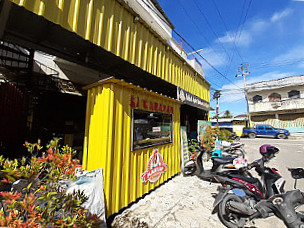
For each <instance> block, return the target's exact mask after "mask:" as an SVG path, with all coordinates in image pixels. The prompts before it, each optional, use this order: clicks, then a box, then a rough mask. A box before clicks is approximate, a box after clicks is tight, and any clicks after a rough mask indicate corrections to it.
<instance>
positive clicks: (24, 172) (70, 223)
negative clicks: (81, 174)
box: [0, 138, 100, 227]
mask: <svg viewBox="0 0 304 228" xmlns="http://www.w3.org/2000/svg"><path fill="white" fill-rule="evenodd" d="M24 145H25V146H26V148H27V150H28V151H29V152H30V153H31V154H32V156H31V158H30V159H27V158H25V157H23V158H22V159H21V160H17V159H14V160H9V159H4V158H3V157H2V156H0V167H1V168H2V170H1V177H2V179H1V182H0V187H1V189H2V191H1V192H0V199H1V203H2V204H1V205H0V206H1V210H0V227H2V226H7V227H97V226H99V225H100V221H99V220H98V218H97V216H96V215H93V216H92V215H89V214H88V212H87V210H86V209H84V208H83V207H82V206H81V205H82V204H83V203H84V202H85V201H86V200H87V197H86V196H85V195H84V194H83V192H80V191H74V192H73V193H72V194H66V193H65V190H64V188H63V187H62V184H60V182H61V181H65V180H73V179H75V175H74V173H75V169H76V167H77V165H78V161H77V160H74V159H72V156H73V154H74V153H75V152H74V151H73V150H72V149H71V148H70V147H68V146H63V147H60V146H59V139H58V138H55V139H53V140H52V141H51V142H50V144H49V145H48V146H47V151H46V152H43V153H42V155H41V156H40V157H38V156H37V155H35V153H37V152H40V151H41V149H42V147H41V146H40V144H39V143H35V144H31V143H28V142H25V144H24ZM8 187H9V188H10V187H11V190H10V191H3V189H5V188H8Z"/></svg>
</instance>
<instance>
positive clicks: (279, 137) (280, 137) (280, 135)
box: [277, 134, 286, 139]
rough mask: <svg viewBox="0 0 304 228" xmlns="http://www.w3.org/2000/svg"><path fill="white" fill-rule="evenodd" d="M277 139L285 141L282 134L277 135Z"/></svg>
mask: <svg viewBox="0 0 304 228" xmlns="http://www.w3.org/2000/svg"><path fill="white" fill-rule="evenodd" d="M277 137H278V139H286V135H284V134H278V135H277Z"/></svg>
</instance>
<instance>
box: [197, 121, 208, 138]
mask: <svg viewBox="0 0 304 228" xmlns="http://www.w3.org/2000/svg"><path fill="white" fill-rule="evenodd" d="M208 126H211V122H210V121H206V120H198V121H197V135H198V136H197V137H198V140H199V141H200V140H201V138H202V137H203V135H204V134H205V132H206V129H207V127H208Z"/></svg>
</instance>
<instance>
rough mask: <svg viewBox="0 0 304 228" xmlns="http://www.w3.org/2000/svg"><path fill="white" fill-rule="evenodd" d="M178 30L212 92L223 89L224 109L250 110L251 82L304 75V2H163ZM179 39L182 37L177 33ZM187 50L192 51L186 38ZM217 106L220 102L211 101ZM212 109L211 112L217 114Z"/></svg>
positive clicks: (221, 103) (235, 0) (235, 111)
mask: <svg viewBox="0 0 304 228" xmlns="http://www.w3.org/2000/svg"><path fill="white" fill-rule="evenodd" d="M158 2H159V4H160V5H161V7H162V8H163V10H164V11H165V13H166V14H167V15H168V17H169V19H170V20H171V22H172V23H173V24H174V26H175V30H176V32H177V33H179V34H180V35H181V36H182V37H183V38H184V39H185V40H186V41H187V42H188V43H189V44H190V45H191V46H192V47H193V48H194V49H195V50H198V49H201V48H202V49H203V51H202V52H200V55H201V56H203V57H204V58H205V59H206V60H207V61H208V62H209V63H211V65H212V66H214V67H215V68H216V70H214V69H213V68H212V67H210V66H209V65H208V64H206V62H205V61H204V60H203V59H202V58H201V57H200V56H199V55H196V56H195V57H196V58H197V59H198V61H199V62H201V63H202V65H203V68H204V70H205V77H206V80H207V81H208V82H210V84H211V87H212V90H211V96H212V94H213V92H214V89H221V90H223V92H222V97H221V98H220V112H224V111H225V110H230V111H231V112H232V113H233V114H234V115H238V114H243V113H246V103H245V99H244V93H243V92H242V91H243V90H242V89H243V79H242V78H241V77H239V78H236V77H235V75H236V74H238V72H237V67H238V66H239V65H240V64H242V63H243V64H249V71H250V72H251V73H250V75H247V76H246V82H247V83H254V82H258V81H265V80H271V79H277V78H282V77H287V76H293V75H301V74H304V39H303V38H304V0H301V1H300V0H297V1H293V0H158ZM174 38H175V39H176V40H177V41H178V42H179V41H180V40H181V39H180V38H179V37H178V36H176V35H174ZM184 49H185V50H186V51H187V52H191V51H193V50H192V49H191V48H190V47H187V45H186V44H185V42H184ZM211 106H212V107H215V102H214V101H212V102H211ZM212 114H213V113H211V115H212Z"/></svg>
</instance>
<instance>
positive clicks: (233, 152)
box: [230, 149, 245, 158]
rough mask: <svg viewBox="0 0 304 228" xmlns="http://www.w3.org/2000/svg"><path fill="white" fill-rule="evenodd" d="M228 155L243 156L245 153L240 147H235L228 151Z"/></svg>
mask: <svg viewBox="0 0 304 228" xmlns="http://www.w3.org/2000/svg"><path fill="white" fill-rule="evenodd" d="M230 156H231V157H234V158H245V153H244V151H243V150H242V149H235V150H232V151H231V152H230Z"/></svg>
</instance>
